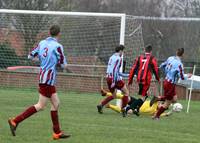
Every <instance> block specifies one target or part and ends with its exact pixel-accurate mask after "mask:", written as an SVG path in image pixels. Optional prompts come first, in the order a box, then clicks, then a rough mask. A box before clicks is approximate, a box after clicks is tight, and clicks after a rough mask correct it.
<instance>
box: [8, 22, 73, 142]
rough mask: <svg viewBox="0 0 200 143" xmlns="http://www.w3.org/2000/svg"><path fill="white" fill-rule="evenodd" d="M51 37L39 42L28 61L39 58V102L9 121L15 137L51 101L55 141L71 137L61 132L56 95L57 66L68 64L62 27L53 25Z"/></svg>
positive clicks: (64, 66)
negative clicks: (22, 125) (26, 121)
mask: <svg viewBox="0 0 200 143" xmlns="http://www.w3.org/2000/svg"><path fill="white" fill-rule="evenodd" d="M49 34H50V37H48V38H46V39H45V40H42V41H41V42H39V44H38V45H37V46H36V47H35V48H34V49H33V50H32V51H31V52H30V54H29V55H28V59H32V60H34V59H35V58H39V61H40V73H39V89H38V91H39V100H38V103H36V104H35V105H33V106H30V107H29V108H27V109H26V110H25V111H24V112H22V113H21V114H19V115H17V116H16V117H14V118H11V119H9V120H8V123H9V125H10V130H11V133H12V135H13V136H15V135H16V134H15V132H16V129H17V126H18V125H19V124H20V123H21V122H22V121H23V120H25V119H27V118H28V117H30V116H31V115H33V114H35V113H37V112H38V111H40V110H42V109H44V107H45V106H46V104H47V101H48V100H50V101H51V112H50V114H51V120H52V124H53V132H54V133H53V139H61V138H68V137H70V135H68V134H64V133H63V132H62V131H61V130H60V124H59V120H58V107H59V103H60V101H59V98H58V96H57V93H56V88H55V86H54V85H55V80H56V74H57V71H56V66H57V65H60V66H61V67H62V68H66V66H67V62H66V58H65V56H64V53H63V46H62V45H61V44H60V43H58V39H59V37H60V27H59V26H58V25H53V26H51V27H50V29H49Z"/></svg>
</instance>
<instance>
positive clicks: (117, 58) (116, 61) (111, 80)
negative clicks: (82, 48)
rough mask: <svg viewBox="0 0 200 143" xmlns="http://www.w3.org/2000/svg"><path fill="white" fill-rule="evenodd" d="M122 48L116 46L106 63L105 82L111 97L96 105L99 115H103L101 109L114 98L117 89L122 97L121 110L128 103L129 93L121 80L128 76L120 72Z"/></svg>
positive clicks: (121, 46)
mask: <svg viewBox="0 0 200 143" xmlns="http://www.w3.org/2000/svg"><path fill="white" fill-rule="evenodd" d="M124 48H125V47H124V46H123V45H119V46H117V47H116V48H115V52H116V53H114V54H113V55H112V56H111V57H110V59H109V61H108V66H107V72H106V74H107V78H106V80H107V85H108V89H109V90H110V92H111V93H112V96H108V97H106V98H105V99H104V100H103V101H102V102H101V103H100V104H99V105H97V109H98V112H99V113H100V114H102V113H103V111H102V109H103V107H104V106H105V105H106V104H107V103H109V102H110V101H111V100H113V99H115V98H116V92H117V89H118V90H121V91H122V93H123V95H124V96H123V98H122V108H124V107H125V106H126V105H127V103H128V96H129V92H128V89H127V87H126V84H125V83H124V81H123V80H122V77H127V76H128V75H127V74H123V73H122V72H120V68H121V65H122V55H123V51H124Z"/></svg>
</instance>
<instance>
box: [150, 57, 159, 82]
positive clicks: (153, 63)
mask: <svg viewBox="0 0 200 143" xmlns="http://www.w3.org/2000/svg"><path fill="white" fill-rule="evenodd" d="M152 65H153V73H154V75H155V77H156V80H157V81H160V78H159V75H158V64H157V60H156V58H153V59H152Z"/></svg>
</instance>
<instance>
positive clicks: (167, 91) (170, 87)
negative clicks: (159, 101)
mask: <svg viewBox="0 0 200 143" xmlns="http://www.w3.org/2000/svg"><path fill="white" fill-rule="evenodd" d="M175 95H176V92H175V85H174V84H172V83H170V82H168V81H166V80H165V81H164V97H165V102H164V104H163V105H162V106H160V107H159V108H158V110H157V112H156V114H155V115H154V116H153V119H159V118H160V115H161V114H162V113H163V112H164V111H165V110H167V109H168V107H169V105H170V104H171V103H172V101H173V99H175V98H176V97H174V96H175Z"/></svg>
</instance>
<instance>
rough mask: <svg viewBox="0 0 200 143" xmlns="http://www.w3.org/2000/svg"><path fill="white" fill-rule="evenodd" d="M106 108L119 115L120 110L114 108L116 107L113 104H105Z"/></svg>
mask: <svg viewBox="0 0 200 143" xmlns="http://www.w3.org/2000/svg"><path fill="white" fill-rule="evenodd" d="M106 108H110V109H111V110H113V111H115V112H118V113H121V108H120V107H118V106H116V105H113V104H107V105H106Z"/></svg>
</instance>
